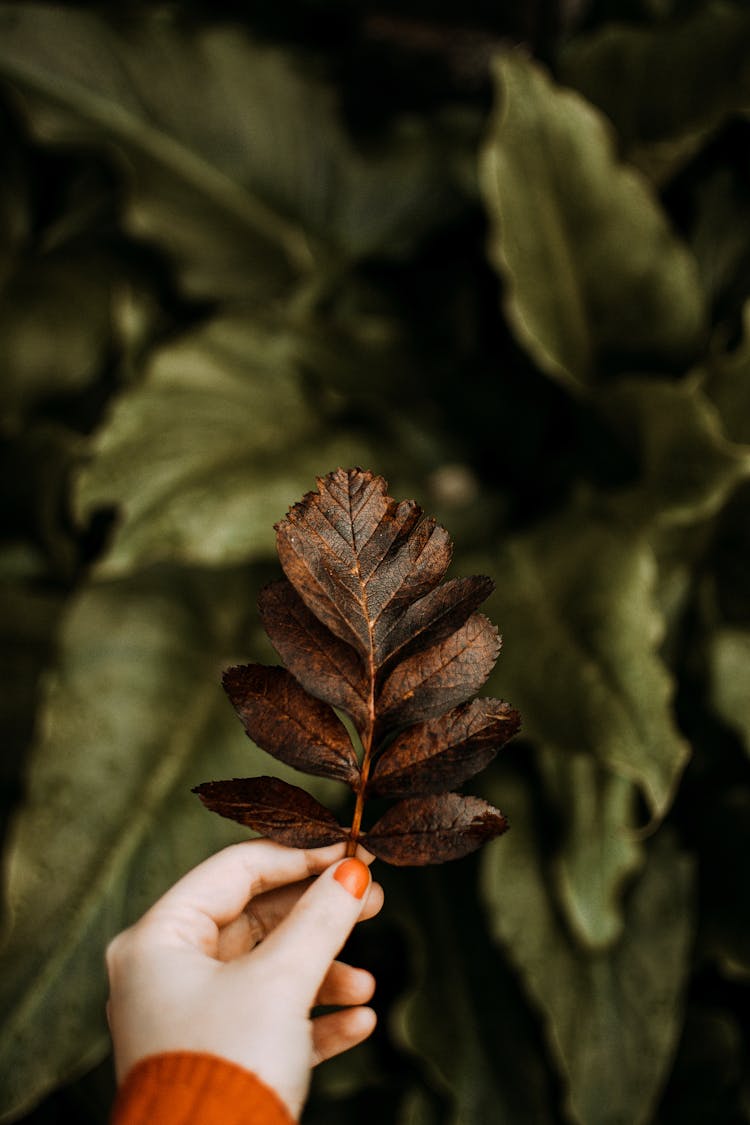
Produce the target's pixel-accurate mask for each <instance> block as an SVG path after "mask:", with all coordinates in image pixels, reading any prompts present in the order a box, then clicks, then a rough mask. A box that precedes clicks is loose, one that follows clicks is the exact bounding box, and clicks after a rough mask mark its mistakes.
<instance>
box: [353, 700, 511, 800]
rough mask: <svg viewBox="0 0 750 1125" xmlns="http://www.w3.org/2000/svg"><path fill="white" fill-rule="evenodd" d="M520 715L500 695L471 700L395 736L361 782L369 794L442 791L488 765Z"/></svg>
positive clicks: (402, 795) (452, 787)
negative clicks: (369, 773)
mask: <svg viewBox="0 0 750 1125" xmlns="http://www.w3.org/2000/svg"><path fill="white" fill-rule="evenodd" d="M520 725H521V716H520V715H519V714H518V712H517V711H514V710H513V708H512V707H511V706H510V705H509V704H508V703H505V702H503V701H502V700H500V699H475V700H474V701H473V702H472V703H462V704H461V706H460V707H456V709H455V710H454V711H451V712H449V714H447V715H443V716H442V717H440V718H437V719H428V720H427V722H424V723H417V724H416V726H412V727H408V728H407V729H406V730H404V731H402V732H401V733H400V734H398V735H397V736H396V738H395V739H394V741H393V742H392V743H391V744H390V746H388V748H387V749H386V750H384V751H383V753H382V754H381V755H380V756H379V758H378V759H377V761H376V763H375V768H374V769H373V772H372V775H371V777H370V780H369V782H368V785H367V792H368V794H369V795H372V796H383V797H405V796H408V795H412V796H417V795H419V796H423V795H427V794H430V793H444V792H445V791H446V790H447V789H454V788H455V787H456V786H457V785H461V784H462V783H463V782H464V781H466V780H468V778H470V777H473V776H474V774H475V773H479V771H480V770H483V769H484V768H485V766H488V765H489V764H490V762H491V761H492V759H493V758H494V757H495V754H496V753H497V752H498V750H499V749H500V747H501V746H502V745H503V744H504V743H506V742H507V741H508V739H509V738H512V736H513V735H514V734H515V733H516V732H517V731H518V728H519V726H520Z"/></svg>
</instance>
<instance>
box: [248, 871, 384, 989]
mask: <svg viewBox="0 0 750 1125" xmlns="http://www.w3.org/2000/svg"><path fill="white" fill-rule="evenodd" d="M369 891H370V872H369V870H368V869H367V867H366V866H365V864H363V863H362V862H361V861H360V860H358V859H345V860H343V862H341V863H337V864H334V865H333V866H332V867H329V868H328V870H327V871H324V872H323V874H322V875H320V876H319V877H318V878H317V879H316V880H315V882H314V883H313V884H312V886H311V887H309V888H308V890H307V891H306V892H305V894H303V895H302V897H301V898H300V899H299V901H298V902H297V903H296V904H295V906H294V907H293V908H292V910H291V911H290V913H289V914H288V915H287V917H286V918H285V919H284V920H283V922H281V923H280V924H279V925H278V926H277V927H276V929H275V930H274V931H273V933H272V934H271V935H270V936H269V937H268V938H267V939H266V942H265V943H264V945H263V947H262V949H263V953H264V957H265V959H266V960H267V965H268V971H269V972H271V973H275V974H278V977H279V979H283V980H285V981H286V982H287V988H288V995H289V996H290V997H293V998H294V1000H295V1002H296V1003H297V1004H298V1005H300V1006H301V1007H302V1008H303V1009H304V1010H305V1011H308V1010H309V1009H310V1008H311V1007H312V1005H313V1002H314V1000H315V997H316V996H317V994H318V992H319V990H320V988H321V985H322V983H323V981H324V979H325V978H326V976H327V974H328V971H329V969H330V966H331V962H332V961H333V960H334V958H335V957H336V955H337V953H338V952H339V950H340V949H341V947H342V946H343V944H344V942H345V941H346V939H347V937H348V936H349V934H350V932H351V930H352V929H353V927H354V925H355V923H356V922H357V920H358V918H359V916H360V914H361V913H362V910H363V906H364V900H365V898H366V897H367V895H368V892H369ZM259 952H260V951H259Z"/></svg>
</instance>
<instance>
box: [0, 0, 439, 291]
mask: <svg viewBox="0 0 750 1125" xmlns="http://www.w3.org/2000/svg"><path fill="white" fill-rule="evenodd" d="M0 73H4V74H5V75H6V77H7V78H9V79H11V80H12V81H13V82H14V83H16V84H18V85H19V86H20V87H21V88H22V89H23V90H24V91H25V92H27V93H28V94H29V95H31V96H32V103H31V105H32V122H33V123H34V124H35V126H36V128H37V130H38V131H39V132H40V133H41V135H43V136H45V137H48V138H52V139H59V138H65V139H72V140H78V139H81V138H82V137H83V138H89V139H90V138H94V139H97V140H105V141H112V142H114V143H115V144H116V145H117V146H118V148H119V150H121V151H122V152H124V153H125V154H126V155H127V158H128V161H129V165H130V167H131V168H132V170H133V188H134V192H135V194H134V199H133V205H132V208H131V219H132V222H133V224H134V228H135V229H136V230H137V231H138V232H140V233H145V234H147V235H148V236H150V237H153V238H155V239H156V240H157V241H159V242H160V243H162V244H163V245H165V246H167V247H168V248H169V249H170V251H171V252H172V253H173V254H174V255H175V257H176V260H177V262H178V263H179V265H180V267H181V270H182V280H183V283H184V285H185V286H186V288H187V290H188V291H189V292H190V293H192V294H196V295H198V294H200V295H207V296H210V297H211V298H215V297H216V296H232V295H237V294H239V293H243V294H244V293H250V292H254V293H259V294H262V293H263V290H264V287H265V288H266V289H270V288H271V287H274V286H276V285H277V284H278V283H279V281H280V280H283V276H284V260H286V262H287V264H288V265H290V266H291V267H292V269H293V271H298V270H300V269H305V268H307V267H308V266H309V265H310V263H311V260H312V258H313V257H315V256H318V255H319V254H323V255H324V256H326V257H327V256H328V255H329V254H331V253H333V254H334V255H339V256H343V257H344V258H351V257H360V256H362V255H366V254H369V253H371V252H373V251H377V252H378V253H386V254H387V253H394V254H400V253H402V252H403V251H404V250H405V249H408V248H409V247H411V246H413V245H414V243H415V240H416V239H418V238H419V237H421V235H422V234H423V233H424V231H425V230H427V229H429V228H430V227H431V226H432V225H433V223H434V221H435V219H436V217H442V216H443V215H444V214H445V212H446V208H447V210H448V212H449V213H450V211H451V210H452V209H453V208H454V206H455V196H454V193H453V191H452V188H451V186H450V184H449V183H448V182H447V181H446V179H445V178H441V177H440V175H439V173H440V171H441V170H442V169H443V168H444V162H443V161H444V154H443V150H442V147H441V143H442V142H440V141H439V140H438V139H436V136H437V135H433V134H432V132H431V130H430V128H429V127H423V126H422V125H421V124H419V123H417V124H414V123H407V124H404V125H403V126H398V127H396V128H395V129H394V130H393V131H392V133H391V135H390V136H389V137H388V138H387V140H386V141H384V142H383V143H382V145H381V146H379V147H377V149H374V150H371V151H369V152H363V151H360V150H358V149H357V148H356V147H355V146H354V144H353V143H352V142H351V141H350V140H349V138H348V137H347V134H346V132H345V130H344V128H343V126H342V124H341V122H340V121H339V117H338V109H337V105H336V99H335V96H334V94H333V92H332V90H331V88H330V87H329V86H328V85H327V83H326V82H325V81H324V80H322V79H321V77H320V74H319V71H318V72H317V73H316V70H315V69H314V68H313V67H312V66H311V65H309V63H308V62H306V61H305V60H303V59H301V58H298V57H295V56H294V55H293V54H292V53H290V52H287V51H284V50H281V49H279V48H272V47H270V46H268V45H261V44H259V43H257V42H254V41H253V40H251V39H250V38H249V37H248V35H247V33H246V32H245V31H244V30H243V29H241V28H240V27H238V26H231V25H224V26H220V25H218V26H213V27H205V28H203V29H200V30H192V31H190V30H187V29H186V28H185V26H184V25H181V24H180V22H179V21H178V20H177V19H176V18H172V17H170V15H169V14H168V13H167V12H166V11H165V10H164V9H163V8H162V7H160V8H159V9H158V10H157V11H155V12H153V13H149V12H148V11H147V10H146V9H144V10H143V12H142V15H141V17H140V18H139V19H135V20H130V21H128V22H127V24H126V23H125V22H122V23H120V24H118V25H117V26H115V25H114V24H111V23H109V22H108V21H107V20H106V19H103V18H102V17H101V16H100V15H98V14H96V13H93V12H89V11H84V10H80V9H75V8H70V7H68V6H65V7H58V6H56V5H49V4H39V5H33V6H28V7H27V6H23V7H19V6H18V5H15V4H4V5H2V6H0Z"/></svg>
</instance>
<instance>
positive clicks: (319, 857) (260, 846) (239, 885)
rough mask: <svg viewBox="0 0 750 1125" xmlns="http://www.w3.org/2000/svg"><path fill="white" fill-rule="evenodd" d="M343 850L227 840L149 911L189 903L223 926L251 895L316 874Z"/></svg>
mask: <svg viewBox="0 0 750 1125" xmlns="http://www.w3.org/2000/svg"><path fill="white" fill-rule="evenodd" d="M344 851H345V844H343V843H340V844H330V845H329V846H328V847H325V848H289V847H287V846H286V845H284V844H275V843H274V842H273V841H272V840H265V839H259V840H246V841H243V842H242V843H240V844H230V846H229V847H227V848H224V849H223V850H222V851H220V852H217V853H216V854H215V855H212V856H210V858H209V859H206V860H204V861H203V863H201V864H199V865H198V866H197V867H194V868H193V870H192V871H189V872H188V873H187V875H184V876H183V877H182V878H181V879H180V880H179V882H177V883H175V885H174V886H173V887H172V888H171V889H170V890H168V891H167V892H166V894H164V895H163V896H162V897H161V898H160V899H159V900H158V902H156V903H155V905H154V906H152V908H151V911H149V913H152V912H153V913H154V914H156V913H160V912H161V911H162V910H169V911H171V910H173V909H175V908H180V907H188V908H190V909H192V910H197V911H199V912H200V913H201V914H203V915H206V916H207V917H209V918H210V919H211V920H212V921H213V922H214V923H215V924H216V925H217V926H219V927H221V926H225V925H227V924H228V923H229V922H231V921H232V920H233V919H234V918H237V917H238V915H239V914H241V913H242V911H243V910H244V909H245V907H246V906H247V904H248V902H249V901H250V899H252V898H254V897H255V895H259V894H263V893H264V892H265V891H270V890H273V889H274V888H275V887H281V886H284V885H285V884H287V883H296V882H299V881H300V880H302V879H307V878H309V877H310V876H312V875H319V874H320V873H321V871H325V869H326V868H327V867H330V866H331V864H332V863H335V862H336V860H337V859H341V858H342V857H343V855H344ZM359 858H361V859H363V860H364V862H366V863H367V862H372V858H373V857H372V856H370V855H369V854H368V853H365V852H364V850H363V849H359Z"/></svg>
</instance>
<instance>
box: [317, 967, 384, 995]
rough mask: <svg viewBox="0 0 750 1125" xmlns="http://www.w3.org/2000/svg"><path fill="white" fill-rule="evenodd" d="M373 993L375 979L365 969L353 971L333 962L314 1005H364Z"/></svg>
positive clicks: (351, 968) (353, 969) (352, 968)
mask: <svg viewBox="0 0 750 1125" xmlns="http://www.w3.org/2000/svg"><path fill="white" fill-rule="evenodd" d="M374 992H375V977H374V976H373V975H372V973H368V972H367V970H366V969H355V968H354V967H353V966H352V965H347V964H345V963H344V962H343V961H334V962H333V964H332V965H331V967H330V969H329V970H328V973H327V974H326V978H325V980H324V981H323V983H322V984H321V986H320V990H319V992H318V995H317V996H316V997H315V1003H316V1004H342V1005H350V1004H366V1003H367V1001H368V1000H371V999H372V995H373V993H374Z"/></svg>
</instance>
